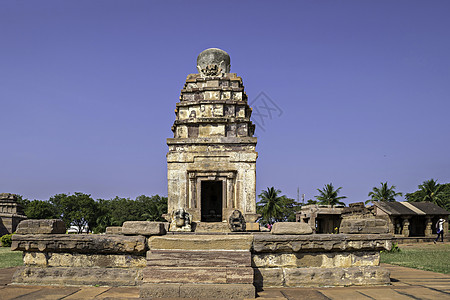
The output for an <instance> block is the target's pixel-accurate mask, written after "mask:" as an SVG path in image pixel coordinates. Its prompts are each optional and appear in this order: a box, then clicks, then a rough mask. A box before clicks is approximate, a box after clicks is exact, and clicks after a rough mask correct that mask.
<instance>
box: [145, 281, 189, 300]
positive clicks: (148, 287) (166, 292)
mask: <svg viewBox="0 0 450 300" xmlns="http://www.w3.org/2000/svg"><path fill="white" fill-rule="evenodd" d="M180 287H181V283H144V284H143V285H142V286H140V289H139V298H144V299H158V298H179V297H180Z"/></svg>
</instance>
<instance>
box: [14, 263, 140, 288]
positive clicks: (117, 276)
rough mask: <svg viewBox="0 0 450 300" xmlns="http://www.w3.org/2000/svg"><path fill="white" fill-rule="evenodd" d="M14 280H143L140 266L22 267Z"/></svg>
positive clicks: (95, 282) (118, 282)
mask: <svg viewBox="0 0 450 300" xmlns="http://www.w3.org/2000/svg"><path fill="white" fill-rule="evenodd" d="M12 281H13V282H14V283H19V284H36V285H107V286H135V285H138V284H139V283H140V282H141V281H142V269H140V268H133V269H132V268H75V267H69V268H67V267H52V268H41V267H28V266H24V267H20V268H18V269H17V271H16V272H15V273H14V276H13V279H12Z"/></svg>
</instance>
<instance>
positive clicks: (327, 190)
mask: <svg viewBox="0 0 450 300" xmlns="http://www.w3.org/2000/svg"><path fill="white" fill-rule="evenodd" d="M341 189H342V187H338V188H337V189H336V190H335V189H334V186H333V184H332V183H330V184H326V185H325V187H324V188H323V189H317V191H319V195H318V196H314V197H316V199H317V200H318V201H319V204H322V205H338V204H340V205H345V203H344V202H341V201H339V200H342V199H345V198H347V197H346V196H338V194H339V191H340V190H341Z"/></svg>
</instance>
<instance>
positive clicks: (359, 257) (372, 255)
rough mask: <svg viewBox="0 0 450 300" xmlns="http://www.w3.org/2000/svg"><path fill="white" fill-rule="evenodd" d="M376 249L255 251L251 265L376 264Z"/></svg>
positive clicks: (351, 265) (272, 266)
mask: <svg viewBox="0 0 450 300" xmlns="http://www.w3.org/2000/svg"><path fill="white" fill-rule="evenodd" d="M379 264H380V253H379V252H378V251H354V252H346V251H343V252H341V251H333V252H294V253H277V252H275V253H272V252H270V253H255V254H253V255H252V266H253V267H257V268H277V267H287V268H295V267H300V268H308V267H317V268H348V267H359V266H378V265H379Z"/></svg>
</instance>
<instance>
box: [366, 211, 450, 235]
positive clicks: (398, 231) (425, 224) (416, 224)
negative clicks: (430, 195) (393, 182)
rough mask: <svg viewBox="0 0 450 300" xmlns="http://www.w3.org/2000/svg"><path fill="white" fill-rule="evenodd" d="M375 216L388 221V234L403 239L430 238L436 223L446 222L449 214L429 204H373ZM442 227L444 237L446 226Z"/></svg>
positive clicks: (434, 232)
mask: <svg viewBox="0 0 450 300" xmlns="http://www.w3.org/2000/svg"><path fill="white" fill-rule="evenodd" d="M374 210H375V214H376V216H377V217H378V218H384V219H386V220H387V221H388V226H389V232H390V233H392V234H394V235H401V236H405V237H430V236H433V235H434V234H436V222H437V221H438V220H439V219H440V218H443V219H445V220H446V221H447V224H448V216H449V215H450V213H449V212H448V211H446V210H445V209H443V208H441V207H439V206H437V205H436V204H434V203H431V202H375V203H374ZM447 224H446V226H444V236H445V235H447V234H448V226H447Z"/></svg>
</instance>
